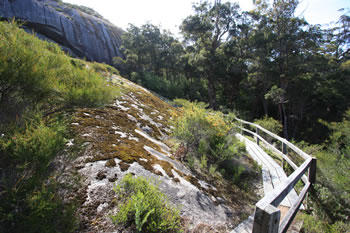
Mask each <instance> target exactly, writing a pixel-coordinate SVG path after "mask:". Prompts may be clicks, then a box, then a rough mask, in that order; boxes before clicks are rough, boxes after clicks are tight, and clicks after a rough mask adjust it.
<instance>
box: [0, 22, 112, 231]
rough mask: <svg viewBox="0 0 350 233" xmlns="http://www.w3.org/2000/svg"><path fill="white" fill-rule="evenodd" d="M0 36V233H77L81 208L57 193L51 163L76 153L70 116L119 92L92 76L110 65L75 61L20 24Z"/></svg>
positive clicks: (5, 26) (1, 25) (5, 27)
mask: <svg viewBox="0 0 350 233" xmlns="http://www.w3.org/2000/svg"><path fill="white" fill-rule="evenodd" d="M0 36H1V40H0V109H1V111H0V154H1V157H0V231H1V232H72V231H74V229H76V227H77V222H76V219H75V211H74V206H75V204H74V202H73V201H69V200H64V199H63V198H62V196H61V195H59V193H58V190H59V189H60V187H61V184H60V182H58V181H57V178H58V177H57V174H56V173H55V165H54V163H53V161H54V159H55V158H56V157H57V156H62V155H63V154H67V153H68V154H69V153H70V152H69V151H67V150H63V149H64V146H65V144H66V142H67V141H66V138H67V137H68V136H69V134H70V130H69V129H68V128H67V121H69V117H68V115H67V114H66V113H67V111H68V109H72V108H75V107H99V106H103V105H104V104H106V103H109V102H110V101H111V100H112V98H113V97H114V96H115V95H116V94H117V93H118V92H119V90H118V89H117V88H116V87H113V86H112V85H111V84H110V85H109V84H108V83H107V82H106V80H104V79H103V78H102V76H101V75H99V74H98V73H96V72H95V71H94V69H97V67H99V66H102V67H104V66H105V65H98V66H97V65H95V64H92V63H87V62H83V61H80V60H77V59H72V58H70V57H68V56H67V55H65V54H64V52H62V51H61V49H60V48H59V47H58V46H57V45H56V44H53V43H48V42H44V41H41V40H39V39H37V38H36V37H35V36H34V35H30V34H28V33H26V32H25V31H24V30H22V29H20V28H19V27H18V25H17V24H16V23H15V22H14V21H13V22H11V23H7V22H0ZM91 66H93V68H91ZM106 69H107V70H108V68H106ZM111 70H112V69H111ZM108 71H109V70H108ZM63 158H67V156H64V157H63ZM68 159H69V156H68Z"/></svg>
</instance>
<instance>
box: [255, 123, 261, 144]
mask: <svg viewBox="0 0 350 233" xmlns="http://www.w3.org/2000/svg"><path fill="white" fill-rule="evenodd" d="M256 135H257V136H256V144H258V145H259V142H260V139H259V137H258V136H259V128H258V127H256Z"/></svg>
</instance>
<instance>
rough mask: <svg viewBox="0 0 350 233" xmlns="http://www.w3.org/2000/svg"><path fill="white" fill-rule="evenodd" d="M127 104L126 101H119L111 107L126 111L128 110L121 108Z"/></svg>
mask: <svg viewBox="0 0 350 233" xmlns="http://www.w3.org/2000/svg"><path fill="white" fill-rule="evenodd" d="M125 103H127V102H126V101H119V100H116V101H115V102H114V104H113V106H115V107H117V108H119V109H120V110H122V111H128V110H129V109H130V108H129V107H125V106H123V105H122V104H125Z"/></svg>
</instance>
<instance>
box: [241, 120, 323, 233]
mask: <svg viewBox="0 0 350 233" xmlns="http://www.w3.org/2000/svg"><path fill="white" fill-rule="evenodd" d="M236 121H237V122H238V124H237V127H238V128H239V129H240V130H241V134H242V135H243V134H244V133H248V134H250V135H252V136H253V137H254V138H255V140H256V143H257V144H258V145H259V144H260V143H261V142H263V146H265V147H266V148H267V149H269V150H272V151H273V152H275V153H277V154H278V155H280V156H282V158H283V160H285V161H286V162H287V163H288V164H289V165H290V166H291V167H292V168H293V169H294V172H293V173H292V174H291V175H290V176H288V177H287V179H286V180H285V181H284V182H282V183H281V184H280V185H279V186H278V187H276V188H275V189H274V190H273V191H272V192H271V193H268V194H267V195H265V197H264V198H262V199H261V200H260V201H259V202H258V203H257V204H256V205H255V213H254V224H253V230H252V232H253V233H284V232H286V231H287V230H288V227H289V226H290V224H291V223H292V221H293V219H294V217H295V215H296V214H297V212H298V210H299V208H300V206H301V204H302V202H303V200H304V198H305V197H306V194H307V192H308V190H309V189H310V187H311V185H313V184H314V183H315V180H316V158H313V157H311V156H310V155H308V154H306V153H305V152H303V151H302V150H300V149H299V148H298V147H296V146H295V145H293V144H292V143H290V142H289V141H287V140H286V139H284V138H282V137H279V136H278V135H276V134H274V133H272V132H270V131H268V130H266V129H264V128H262V127H261V126H259V125H257V124H254V123H251V122H248V121H244V120H241V119H238V118H236ZM245 125H249V126H250V127H251V128H253V129H255V132H253V131H252V130H249V129H247V128H246V127H244V126H245ZM261 132H264V133H265V134H266V135H268V136H270V137H271V138H273V139H276V140H277V141H278V142H280V143H281V149H282V151H280V150H278V149H277V148H276V147H275V146H273V145H271V144H270V143H269V142H268V140H266V139H265V138H263V137H262V134H261ZM288 149H290V150H292V151H294V152H295V153H296V154H297V155H298V156H300V158H301V159H302V161H303V162H302V164H301V165H300V166H297V165H296V164H295V163H294V162H293V161H292V160H291V159H290V158H289V157H288V155H287V150H288ZM306 173H308V176H306V175H305V174H306ZM299 180H302V181H303V183H304V187H303V189H302V190H301V192H300V193H299V196H298V199H297V200H296V201H295V202H294V203H292V206H291V208H290V209H289V211H288V212H287V214H286V215H285V216H284V218H283V219H282V220H281V219H280V218H281V212H280V210H279V209H278V208H277V207H278V205H279V204H280V203H281V202H282V200H283V199H284V198H285V197H286V196H287V195H288V193H289V192H290V191H291V190H293V188H294V186H295V185H296V183H297V182H298V181H299Z"/></svg>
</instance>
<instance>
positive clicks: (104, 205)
mask: <svg viewBox="0 0 350 233" xmlns="http://www.w3.org/2000/svg"><path fill="white" fill-rule="evenodd" d="M107 208H108V203H106V202H105V203H102V204H100V205H99V206H98V207H97V213H100V212H101V211H103V210H104V209H107Z"/></svg>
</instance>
